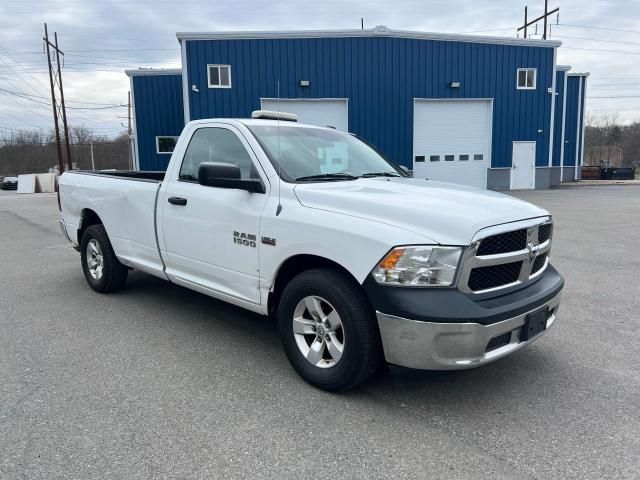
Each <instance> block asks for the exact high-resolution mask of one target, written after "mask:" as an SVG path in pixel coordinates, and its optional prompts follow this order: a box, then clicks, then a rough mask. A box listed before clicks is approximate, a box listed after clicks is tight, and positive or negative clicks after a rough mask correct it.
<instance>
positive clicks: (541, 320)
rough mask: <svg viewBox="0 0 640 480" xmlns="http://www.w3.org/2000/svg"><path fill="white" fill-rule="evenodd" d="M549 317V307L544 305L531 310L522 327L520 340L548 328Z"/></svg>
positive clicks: (522, 340) (524, 339)
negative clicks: (533, 310)
mask: <svg viewBox="0 0 640 480" xmlns="http://www.w3.org/2000/svg"><path fill="white" fill-rule="evenodd" d="M548 318H549V307H544V308H541V309H539V310H536V311H535V312H531V313H530V314H529V315H527V317H526V318H525V321H524V325H523V326H522V328H521V329H520V341H521V342H524V341H526V340H529V339H530V338H533V337H535V336H536V335H538V334H539V333H540V332H542V331H544V330H546V328H547V319H548Z"/></svg>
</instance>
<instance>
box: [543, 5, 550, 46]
mask: <svg viewBox="0 0 640 480" xmlns="http://www.w3.org/2000/svg"><path fill="white" fill-rule="evenodd" d="M548 16H549V4H548V0H544V33H543V34H542V39H543V40H546V39H547V17H548Z"/></svg>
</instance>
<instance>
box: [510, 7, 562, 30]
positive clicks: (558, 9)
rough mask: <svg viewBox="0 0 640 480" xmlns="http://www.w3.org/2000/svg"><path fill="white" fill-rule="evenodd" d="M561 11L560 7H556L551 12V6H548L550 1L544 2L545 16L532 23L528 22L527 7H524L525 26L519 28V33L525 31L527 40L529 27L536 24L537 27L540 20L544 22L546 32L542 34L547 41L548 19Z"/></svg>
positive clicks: (535, 19)
mask: <svg viewBox="0 0 640 480" xmlns="http://www.w3.org/2000/svg"><path fill="white" fill-rule="evenodd" d="M559 11H560V7H556V8H554V9H553V10H551V11H549V5H548V0H544V14H543V15H540V16H539V17H537V18H534V19H533V20H531V21H527V18H528V17H527V13H528V12H527V7H524V25H522V26H521V27H518V32H519V31H520V30H524V37H525V38H527V27H530V26H531V25H533V24H536V27H537V23H538V22H539V21H540V20H544V32H543V34H542V39H543V40H546V39H547V30H548V21H547V19H548V18H549V16H550V15H553V14H554V13H557V12H559Z"/></svg>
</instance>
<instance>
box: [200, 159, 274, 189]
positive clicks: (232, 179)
mask: <svg viewBox="0 0 640 480" xmlns="http://www.w3.org/2000/svg"><path fill="white" fill-rule="evenodd" d="M241 177H242V175H241V173H240V167H238V166H236V165H233V164H231V163H216V162H204V163H201V164H200V165H199V166H198V183H199V184H200V185H204V186H206V187H218V188H234V189H236V190H246V191H247V192H251V193H264V192H265V189H264V186H263V185H262V182H261V181H260V180H257V179H245V180H243V179H242V178H241Z"/></svg>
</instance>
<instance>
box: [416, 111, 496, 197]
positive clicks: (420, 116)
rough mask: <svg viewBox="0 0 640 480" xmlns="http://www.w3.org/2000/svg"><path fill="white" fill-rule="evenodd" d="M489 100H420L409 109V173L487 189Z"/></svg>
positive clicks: (489, 135)
mask: <svg viewBox="0 0 640 480" xmlns="http://www.w3.org/2000/svg"><path fill="white" fill-rule="evenodd" d="M491 118H492V102H491V101H490V100H426V99H425V100H420V99H416V100H415V102H414V110H413V175H414V177H416V178H428V179H430V180H440V181H443V182H452V183H460V184H463V185H470V186H473V187H480V188H487V168H489V167H490V166H491V158H490V156H491Z"/></svg>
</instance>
